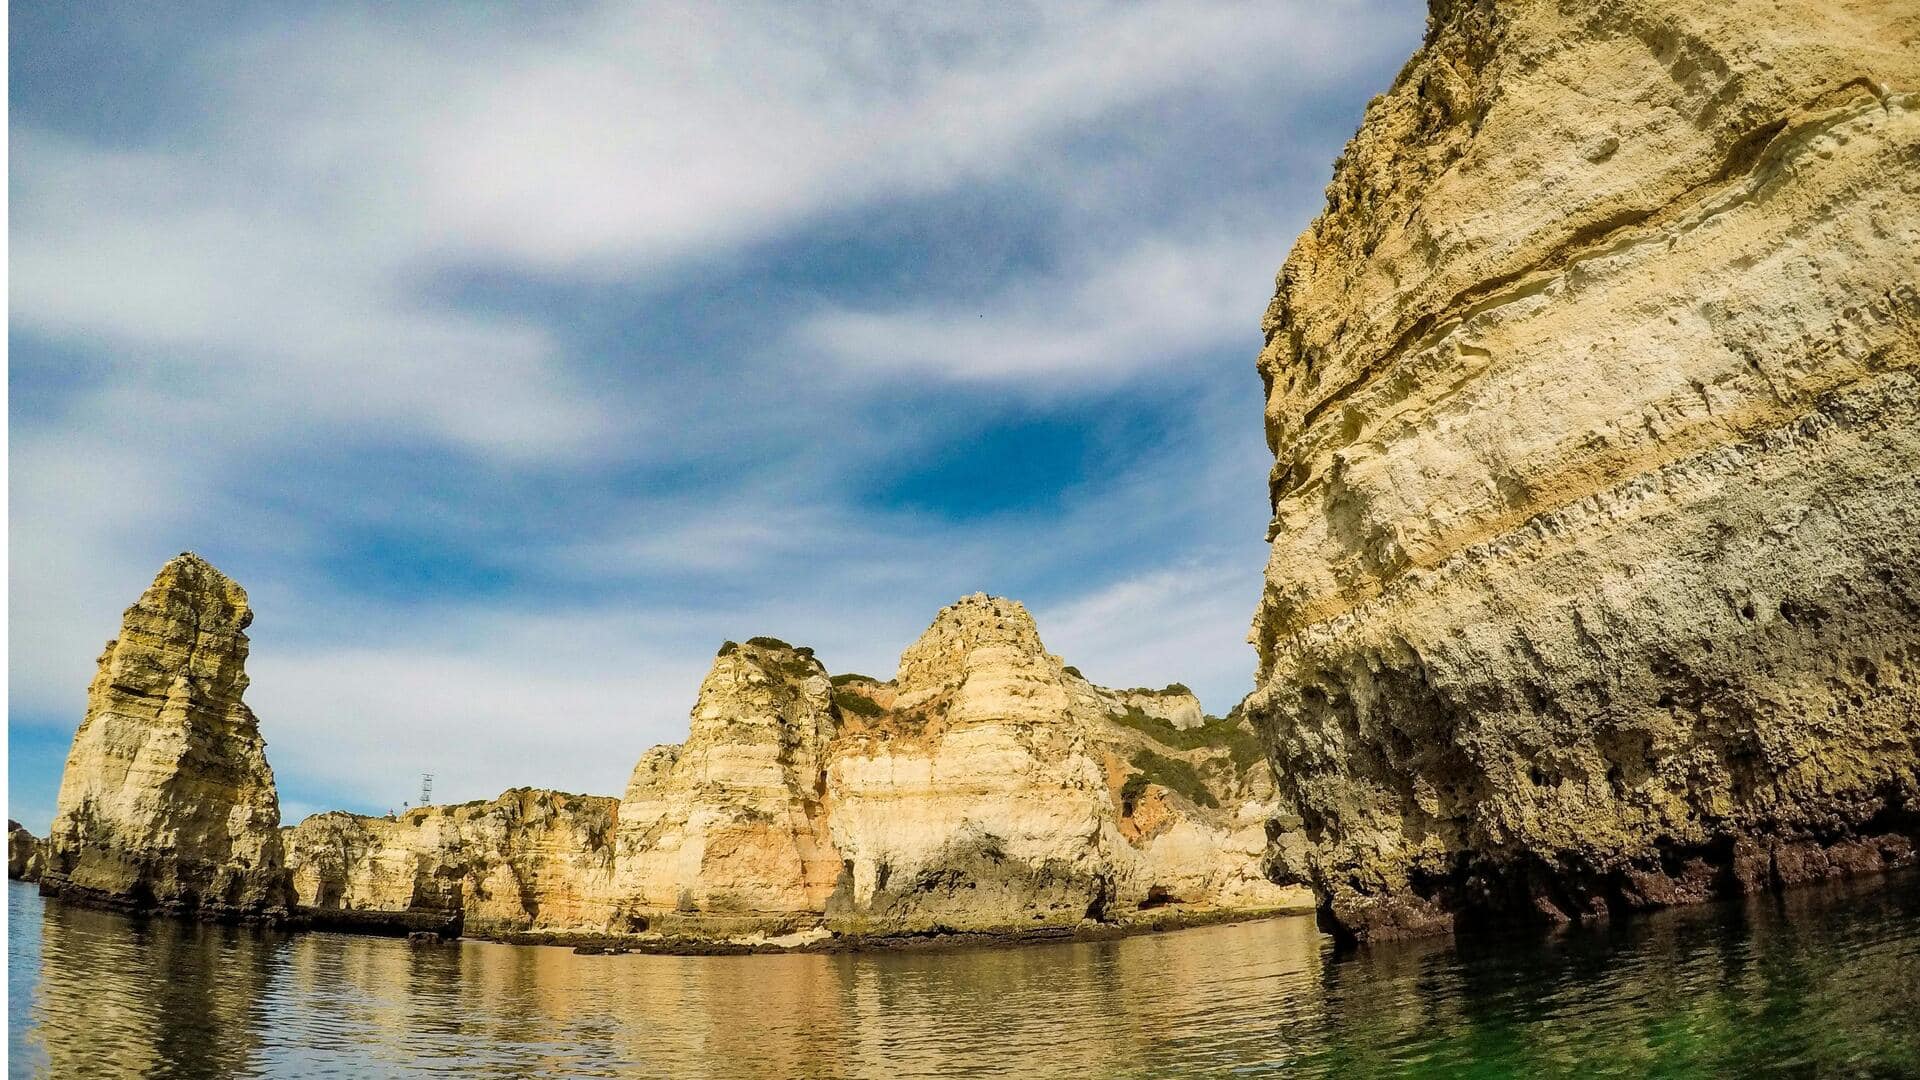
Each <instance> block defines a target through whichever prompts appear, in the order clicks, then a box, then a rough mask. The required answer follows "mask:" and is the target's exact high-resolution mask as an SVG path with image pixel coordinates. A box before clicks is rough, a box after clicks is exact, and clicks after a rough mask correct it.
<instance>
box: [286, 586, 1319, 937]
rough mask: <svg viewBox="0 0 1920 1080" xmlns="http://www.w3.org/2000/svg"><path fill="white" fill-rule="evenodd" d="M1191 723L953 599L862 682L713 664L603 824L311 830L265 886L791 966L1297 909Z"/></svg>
mask: <svg viewBox="0 0 1920 1080" xmlns="http://www.w3.org/2000/svg"><path fill="white" fill-rule="evenodd" d="M1143 697H1145V698H1149V699H1151V700H1152V701H1153V703H1154V704H1156V705H1157V706H1158V707H1159V708H1158V710H1157V711H1156V712H1152V713H1150V712H1148V711H1147V710H1146V709H1144V708H1142V707H1141V706H1140V705H1139V701H1140V700H1141V699H1142V698H1143ZM1197 712H1198V702H1197V701H1194V699H1193V698H1192V696H1191V694H1189V693H1186V692H1185V690H1184V688H1175V689H1170V690H1169V691H1165V692H1161V693H1160V694H1157V695H1149V694H1146V693H1145V692H1140V691H1126V692H1118V693H1116V692H1114V691H1108V690H1103V689H1101V688H1099V687H1096V686H1093V685H1092V684H1090V683H1088V682H1086V680H1084V679H1082V678H1081V677H1079V675H1078V674H1077V673H1076V672H1073V671H1072V670H1071V669H1069V668H1066V667H1064V666H1063V665H1062V664H1061V662H1060V660H1059V659H1058V658H1057V657H1053V656H1050V655H1048V654H1047V652H1046V651H1045V649H1044V648H1043V647H1042V646H1041V643H1040V638H1039V634H1038V632H1037V630H1036V629H1035V627H1034V624H1033V620H1032V618H1031V616H1029V615H1028V614H1027V612H1026V610H1025V609H1024V608H1022V607H1021V606H1020V605H1019V604H1016V603H1013V602H1011V601H1006V600H996V599H990V598H988V597H985V596H976V597H970V598H968V599H966V600H963V601H961V602H960V603H958V604H955V605H952V606H951V607H949V608H947V609H946V610H944V611H942V612H941V613H940V616H939V618H937V619H936V620H935V621H934V623H933V625H932V627H930V628H929V629H928V631H927V633H926V634H925V635H924V636H923V637H922V638H921V640H920V641H919V642H918V643H916V644H915V645H914V646H913V647H912V648H910V649H909V650H907V652H906V654H905V655H904V656H902V658H901V663H900V671H899V675H898V677H896V678H895V679H892V680H889V681H886V682H880V681H877V680H874V679H869V678H866V677H863V676H843V677H839V678H830V677H829V675H828V673H827V671H826V669H825V668H824V667H822V666H821V664H820V662H819V661H818V660H817V659H815V658H814V656H813V655H812V653H811V651H810V650H806V649H799V648H794V647H793V646H790V645H788V644H786V643H784V642H779V641H774V640H772V639H769V638H757V639H754V640H752V641H749V642H746V643H740V644H736V643H728V644H727V645H726V646H725V647H724V648H723V649H722V650H721V653H720V655H719V657H717V658H716V659H715V661H714V666H713V670H712V672H711V673H710V674H709V675H708V676H707V678H706V680H705V681H704V682H703V683H702V684H701V687H700V696H699V700H698V701H697V703H696V704H695V705H694V708H693V713H692V719H691V727H690V730H689V735H688V739H687V741H686V742H685V743H683V744H680V745H677V746H666V747H657V748H655V749H653V750H649V751H648V752H647V753H646V754H645V755H643V756H642V758H641V760H640V763H639V765H638V766H636V768H635V769H634V774H633V780H632V782H631V783H630V784H629V786H628V789H627V793H626V796H625V798H624V799H622V800H621V802H620V803H619V804H618V805H617V807H616V806H614V805H613V804H611V801H610V800H606V799H597V798H593V797H587V796H571V795H561V794H557V793H552V792H541V791H530V790H521V791H515V792H509V793H508V794H507V795H505V796H502V797H501V798H500V799H498V800H495V801H494V802H492V803H476V804H468V805H466V806H461V807H431V808H423V809H418V810H413V811H410V812H409V813H407V814H404V815H401V816H400V817H399V818H398V819H396V820H392V821H389V820H385V819H379V818H365V817H358V816H355V815H350V814H340V813H334V814H323V815H318V816H316V817H313V818H309V819H308V820H307V821H304V822H302V823H301V824H300V825H298V826H296V827H294V828H292V829H289V830H287V839H286V848H287V851H288V861H289V866H290V868H291V870H292V875H293V883H294V888H295V890H296V892H297V894H298V896H299V901H300V903H301V904H302V905H305V906H307V907H310V908H318V909H325V910H327V911H339V912H342V913H347V914H356V915H359V916H367V915H373V914H378V913H382V912H386V913H401V912H409V913H413V914H414V915H420V914H423V913H438V914H441V915H444V916H456V915H458V916H461V917H463V918H464V921H465V927H466V932H468V933H470V934H473V933H478V934H505V933H513V932H520V931H529V932H536V933H537V932H562V933H565V932H571V933H576V934H577V933H601V932H610V933H629V932H647V933H649V934H652V935H661V934H665V935H667V936H672V937H696V938H732V937H741V936H743V935H749V936H750V935H783V934H791V933H796V932H798V933H799V934H800V936H799V937H796V938H793V939H791V940H792V941H794V942H795V943H804V942H807V941H811V940H817V939H820V938H822V937H825V936H826V935H828V934H830V933H834V934H843V935H871V934H897V933H922V932H931V931H942V930H955V931H986V932H1008V931H1016V932H1028V931H1035V930H1042V929H1047V928H1060V929H1065V928H1071V927H1075V926H1077V925H1079V924H1080V923H1081V922H1082V921H1083V920H1086V919H1088V918H1093V919H1096V920H1105V921H1108V922H1114V921H1133V920H1138V919H1142V918H1145V919H1160V918H1169V917H1175V916H1179V915H1182V914H1184V913H1194V912H1198V913H1206V914H1218V913H1224V912H1234V911H1264V910H1273V909H1278V908H1287V907H1299V906H1301V905H1302V902H1303V901H1304V900H1305V893H1304V890H1300V889H1297V888H1295V889H1283V888H1281V887H1278V886H1275V885H1272V884H1271V883H1270V882H1268V881H1267V880H1266V878H1265V877H1264V875H1263V874H1262V872H1261V869H1260V858H1261V855H1262V852H1263V850H1264V845H1265V839H1266V828H1267V822H1268V819H1269V816H1270V811H1271V803H1272V799H1273V783H1272V778H1271V777H1270V776H1269V775H1268V774H1267V771H1266V768H1265V764H1264V762H1263V761H1262V760H1261V758H1260V757H1259V753H1258V749H1257V745H1256V743H1255V742H1254V736H1253V733H1252V731H1251V729H1250V728H1248V727H1247V726H1246V724H1245V722H1244V721H1242V720H1241V719H1239V718H1238V717H1237V716H1236V717H1233V718H1228V719H1209V718H1205V717H1202V718H1201V720H1200V722H1198V723H1194V722H1193V721H1192V717H1191V716H1190V715H1189V714H1192V713H1197ZM1183 725H1184V726H1183Z"/></svg>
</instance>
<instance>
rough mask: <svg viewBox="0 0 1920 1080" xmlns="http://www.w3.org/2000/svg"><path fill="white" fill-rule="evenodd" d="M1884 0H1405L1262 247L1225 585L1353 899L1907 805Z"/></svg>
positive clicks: (1339, 910)
mask: <svg viewBox="0 0 1920 1080" xmlns="http://www.w3.org/2000/svg"><path fill="white" fill-rule="evenodd" d="M1916 35H1920V0H1595V2H1591V3H1580V4H1563V3H1553V2H1549V0H1512V2H1505V0H1503V2H1499V3H1492V2H1484V0H1483V2H1465V0H1463V2H1445V0H1435V2H1434V3H1433V5H1432V15H1431V18H1430V20H1429V26H1428V33H1427V39H1426V42H1425V44H1424V45H1423V46H1422V48H1421V49H1420V51H1419V52H1418V53H1416V54H1415V55H1414V57H1413V59H1412V60H1411V61H1409V63H1408V64H1407V66H1406V67H1405V68H1404V69H1403V70H1402V72H1401V73H1400V76H1399V78H1398V79H1397V80H1396V81H1395V83H1394V85H1393V88H1392V89H1391V90H1390V91H1389V92H1388V93H1386V94H1384V95H1382V96H1381V97H1379V98H1377V99H1375V101H1374V102H1373V103H1372V104H1371V105H1370V106H1369V107H1368V109H1367V114H1366V119H1365V122H1364V124H1363V125H1362V127H1361V129H1360V131H1359V133H1358V134H1357V135H1356V136H1355V137H1354V139H1353V141H1352V142H1351V143H1350V144H1349V145H1348V147H1347V151H1346V153H1345V154H1344V155H1343V156H1342V158H1341V159H1340V161H1339V163H1338V164H1337V165H1336V167H1335V171H1334V177H1333V182H1332V184H1331V185H1330V186H1329V187H1328V189H1327V207H1326V210H1325V211H1324V212H1323V213H1322V214H1321V216H1320V217H1319V218H1318V219H1317V220H1316V221H1315V222H1314V223H1313V225H1312V226H1311V228H1309V230H1308V231H1307V232H1306V234H1305V235H1303V236H1302V237H1301V238H1300V240H1299V242H1298V243H1297V245H1296V246H1295V248H1294V250H1293V253H1292V255H1291V256H1290V257H1289V258H1288V260H1287V262H1286V265H1285V268H1284V269H1283V270H1282V271H1281V273H1280V276H1279V281H1278V289H1277V294H1276V296H1275V298H1274V301H1273V304H1272V306H1271V307H1270V308H1269V310H1268V313H1267V318H1266V324H1265V328H1266V334H1267V340H1268V344H1267V347H1266V350H1265V352H1264V353H1262V355H1261V358H1260V371H1261V374H1262V377H1263V379H1264V381H1265V384H1266V390H1267V405H1266V420H1267V437H1268V442H1269V445H1270V446H1271V448H1272V449H1273V451H1274V454H1275V465H1274V469H1273V473H1272V498H1273V522H1272V527H1271V535H1270V539H1271V541H1272V545H1273V548H1272V558H1271V562H1270V563H1269V566H1268V571H1267V577H1266V588H1265V593H1264V595H1263V598H1262V602H1261V605H1260V610H1259V613H1258V615H1257V617H1256V620H1255V623H1254V631H1253V640H1254V643H1255V645H1256V648H1257V649H1258V652H1259V657H1260V682H1259V688H1258V689H1257V690H1256V693H1255V695H1254V696H1253V698H1252V699H1251V700H1250V702H1249V709H1250V711H1251V713H1252V715H1253V717H1254V718H1255V720H1256V722H1257V723H1258V725H1259V726H1260V728H1261V729H1262V730H1263V732H1264V733H1265V734H1266V735H1267V736H1268V737H1269V738H1270V740H1271V745H1272V749H1273V752H1274V762H1275V766H1276V768H1277V770H1278V775H1279V778H1280V782H1281V786H1282V794H1283V796H1284V797H1285V800H1286V802H1287V803H1288V804H1289V806H1290V807H1291V808H1292V809H1293V810H1295V811H1297V812H1298V814H1299V817H1300V819H1301V821H1302V823H1303V825H1304V832H1302V833H1299V834H1286V835H1283V836H1282V837H1281V838H1280V840H1279V841H1278V842H1277V843H1276V844H1275V846H1274V850H1273V858H1274V861H1275V864H1276V867H1277V869H1278V870H1279V872H1280V873H1281V875H1282V876H1283V877H1285V878H1289V879H1292V880H1299V881H1305V882H1310V883H1312V884H1313V886H1314V887H1315V888H1316V890H1318V892H1319V895H1320V897H1321V899H1322V901H1323V902H1324V903H1326V904H1327V905H1328V907H1329V909H1330V911H1331V913H1332V915H1333V916H1334V918H1335V919H1336V920H1337V921H1338V922H1339V923H1340V924H1341V925H1343V926H1345V927H1346V928H1347V929H1348V930H1349V931H1351V932H1352V933H1354V934H1356V935H1359V936H1363V937H1387V936H1394V935H1398V934H1412V933H1426V932H1434V931H1442V930H1445V929H1447V928H1449V927H1451V926H1452V925H1453V922H1454V919H1455V917H1456V916H1457V915H1459V914H1461V913H1463V912H1469V911H1473V912H1477V913H1480V914H1484V915H1488V916H1492V917H1512V916H1513V915H1514V914H1515V913H1518V914H1520V915H1523V916H1525V917H1544V918H1548V919H1565V918H1569V917H1579V916H1583V915H1588V914H1597V913H1601V912H1604V911H1606V910H1608V909H1610V908H1615V907H1620V906H1640V905H1647V904H1658V903H1668V902H1674V901H1679V900H1687V899H1697V898H1699V897H1701V896H1704V895H1706V894H1707V893H1709V892H1710V891H1712V890H1713V889H1714V888H1716V887H1720V884H1721V883H1727V882H1730V883H1732V884H1733V885H1734V886H1735V887H1747V888H1751V887H1759V886H1764V885H1766V884H1769V883H1789V882H1792V881H1796V880H1801V879H1803V878H1807V877H1813V876H1819V875H1822V874H1831V873H1842V872H1849V871H1852V870H1856V869H1872V868H1875V867H1879V866H1882V865H1886V864H1888V863H1892V862H1899V861H1902V860H1905V859H1907V858H1909V857H1910V856H1911V853H1912V850H1913V848H1912V837H1913V836H1914V835H1916V833H1920V825H1917V824H1916V822H1917V821H1920V776H1917V769H1920V766H1917V764H1916V762H1917V761H1920V747H1917V745H1916V744H1917V743H1920V718H1917V717H1920V675H1916V672H1920V486H1916V483H1915V477H1916V476H1917V475H1920V379H1917V376H1916V367H1917V366H1920V285H1917V284H1916V283H1917V282H1920V167H1917V166H1916V162H1917V161H1920V49H1917V48H1916V47H1915V46H1916V41H1917V40H1920V38H1917V37H1916Z"/></svg>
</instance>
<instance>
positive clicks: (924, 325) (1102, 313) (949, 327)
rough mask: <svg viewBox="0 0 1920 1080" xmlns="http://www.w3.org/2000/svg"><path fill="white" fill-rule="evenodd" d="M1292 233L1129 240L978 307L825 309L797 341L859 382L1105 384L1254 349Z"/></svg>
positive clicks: (921, 304)
mask: <svg viewBox="0 0 1920 1080" xmlns="http://www.w3.org/2000/svg"><path fill="white" fill-rule="evenodd" d="M1296 226H1297V223H1296V222H1292V221H1283V222H1275V221H1273V220H1271V219H1270V216H1269V217H1267V218H1263V217H1261V216H1258V215H1251V214H1250V215H1247V216H1246V217H1245V218H1244V219H1242V220H1240V221H1238V222H1235V223H1234V224H1232V225H1225V224H1221V223H1217V222H1209V223H1189V224H1188V226H1187V228H1185V229H1183V230H1174V231H1169V232H1168V233H1166V234H1163V235H1153V236H1139V237H1126V238H1125V240H1126V241H1127V246H1126V247H1124V248H1123V249H1121V250H1117V251H1115V250H1107V249H1103V248H1096V249H1093V250H1087V251H1079V252H1074V253H1073V254H1072V256H1071V258H1070V259H1069V260H1068V261H1067V262H1066V263H1065V264H1064V265H1061V266H1059V267H1058V268H1056V269H1054V270H1052V271H1051V272H1046V273H1040V274H1035V275H1033V276H1031V277H1029V278H1026V279H1020V280H1015V281H1012V282H1009V283H1008V285H1007V286H1006V287H1005V288H1004V289H1002V290H1001V291H1000V292H998V293H996V294H994V295H992V296H990V297H987V298H985V299H984V300H983V301H972V300H961V301H953V300H941V299H937V298H936V299H933V300H931V301H927V300H919V301H916V302H911V303H908V304H905V305H902V306H899V307H894V308H886V309H881V310H864V309H851V308H845V307H835V308H829V309H827V310H824V311H821V312H818V313H816V314H815V315H813V316H812V317H810V318H809V319H808V320H807V321H806V322H804V323H802V324H801V326H800V327H799V329H798V332H797V333H798V338H799V340H800V342H801V343H802V344H804V345H805V346H808V347H811V348H813V349H817V350H819V351H821V352H823V353H824V354H826V355H827V356H829V357H831V358H832V359H834V360H835V361H837V362H838V363H840V364H843V365H846V366H849V367H852V368H855V369H858V370H861V371H864V372H877V373H892V374H928V375H938V376H941V377H943V378H949V379H956V380H963V381H984V380H1014V381H1044V383H1045V385H1049V386H1051V385H1057V383H1058V381H1059V379H1060V377H1061V376H1063V375H1069V376H1081V377H1082V378H1081V379H1080V380H1077V381H1081V382H1085V381H1087V380H1086V378H1085V377H1087V376H1092V377H1093V379H1092V381H1094V382H1108V381H1112V380H1114V379H1119V378H1124V377H1126V376H1129V375H1132V374H1135V373H1137V372H1138V371H1140V370H1141V369H1143V368H1146V367H1149V366H1153V365H1165V364H1177V363H1181V362H1183V361H1184V360H1185V359H1186V358H1188V357H1190V356H1191V355H1192V354H1193V353H1195V352H1197V351H1200V350H1205V349H1210V348H1215V347H1219V346H1235V345H1238V346H1240V347H1242V348H1244V349H1247V350H1249V351H1251V350H1253V349H1254V348H1255V347H1256V346H1257V343H1258V326H1257V324H1256V323H1255V322H1254V321H1253V320H1252V319H1251V318H1250V317H1249V312H1257V311H1258V310H1259V306H1260V303H1261V302H1262V299H1263V297H1264V296H1265V295H1266V294H1270V293H1271V292H1272V278H1273V274H1274V272H1275V271H1276V270H1277V269H1278V268H1279V267H1278V264H1277V263H1276V262H1275V259H1276V254H1275V253H1276V252H1281V251H1284V250H1285V245H1286V243H1287V239H1288V238H1289V237H1291V236H1292V235H1293V233H1294V231H1295V228H1296Z"/></svg>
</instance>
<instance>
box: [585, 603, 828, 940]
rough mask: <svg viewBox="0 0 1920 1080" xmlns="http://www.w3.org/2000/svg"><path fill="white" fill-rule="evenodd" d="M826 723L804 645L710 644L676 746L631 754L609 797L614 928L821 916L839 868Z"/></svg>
mask: <svg viewBox="0 0 1920 1080" xmlns="http://www.w3.org/2000/svg"><path fill="white" fill-rule="evenodd" d="M835 718H836V712H835V710H834V707H833V696H832V688H831V686H830V685H829V684H828V680H827V672H826V669H825V668H823V667H821V666H820V662H819V661H818V660H816V659H814V656H813V652H812V650H810V649H796V648H794V647H792V646H790V645H788V644H787V643H786V642H783V641H777V640H775V639H773V638H754V639H753V640H751V641H748V642H746V643H745V644H736V643H734V642H728V643H727V644H726V645H724V646H722V647H721V649H720V655H719V656H718V657H717V658H716V659H715V660H714V664H713V669H712V671H710V672H709V673H708V675H707V677H706V680H705V681H704V682H702V683H701V684H700V695H699V699H698V701H697V702H696V703H695V705H694V707H693V715H692V718H691V724H690V727H689V731H688V735H687V741H686V742H685V743H682V744H680V745H678V746H667V747H656V748H655V749H653V750H651V751H649V752H648V753H647V754H646V756H644V757H643V758H641V760H640V763H639V765H638V766H637V767H636V768H635V769H634V772H633V779H632V780H631V781H630V782H629V784H628V785H627V792H626V797H625V798H623V799H622V800H621V803H620V829H619V834H618V845H619V854H618V865H617V868H616V870H615V875H614V877H615V889H616V891H617V892H618V893H619V895H620V896H621V898H622V904H623V909H624V912H625V916H626V921H627V922H628V923H630V924H632V925H635V926H646V925H653V924H663V923H664V924H666V925H679V923H680V922H685V921H687V920H689V919H690V920H692V923H691V924H690V928H692V929H695V930H696V931H697V926H698V925H702V924H704V925H707V926H716V925H722V924H723V923H724V924H725V925H729V926H739V925H744V923H741V922H739V920H754V919H761V918H771V919H772V920H773V921H774V922H778V921H779V919H780V917H781V916H784V915H787V914H790V913H797V912H818V911H819V910H821V907H822V905H823V904H824V903H825V902H826V899H827V896H828V894H829V893H831V892H832V891H833V884H834V879H835V877H836V875H837V874H838V873H839V869H840V864H839V860H838V859H837V858H836V857H835V855H834V852H833V848H832V845H831V843H830V841H829V840H828V838H827V826H826V819H825V813H826V811H825V806H824V800H825V796H826V792H825V790H824V787H823V778H824V776H825V769H826V755H827V747H828V744H829V743H830V741H831V740H832V739H833V736H834V727H835ZM675 916H679V917H681V918H680V919H679V920H676V919H675ZM703 917H704V919H703ZM716 919H717V920H720V921H716ZM727 920H732V921H727Z"/></svg>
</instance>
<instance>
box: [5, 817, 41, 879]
mask: <svg viewBox="0 0 1920 1080" xmlns="http://www.w3.org/2000/svg"><path fill="white" fill-rule="evenodd" d="M46 864H47V852H46V841H45V840H42V839H40V838H39V837H37V836H35V835H33V834H32V833H30V832H28V831H27V827H26V826H25V825H22V824H20V823H19V822H17V821H12V820H9V821H8V822H7V877H8V879H9V880H12V881H39V880H40V872H41V870H43V869H44V868H45V867H46Z"/></svg>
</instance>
